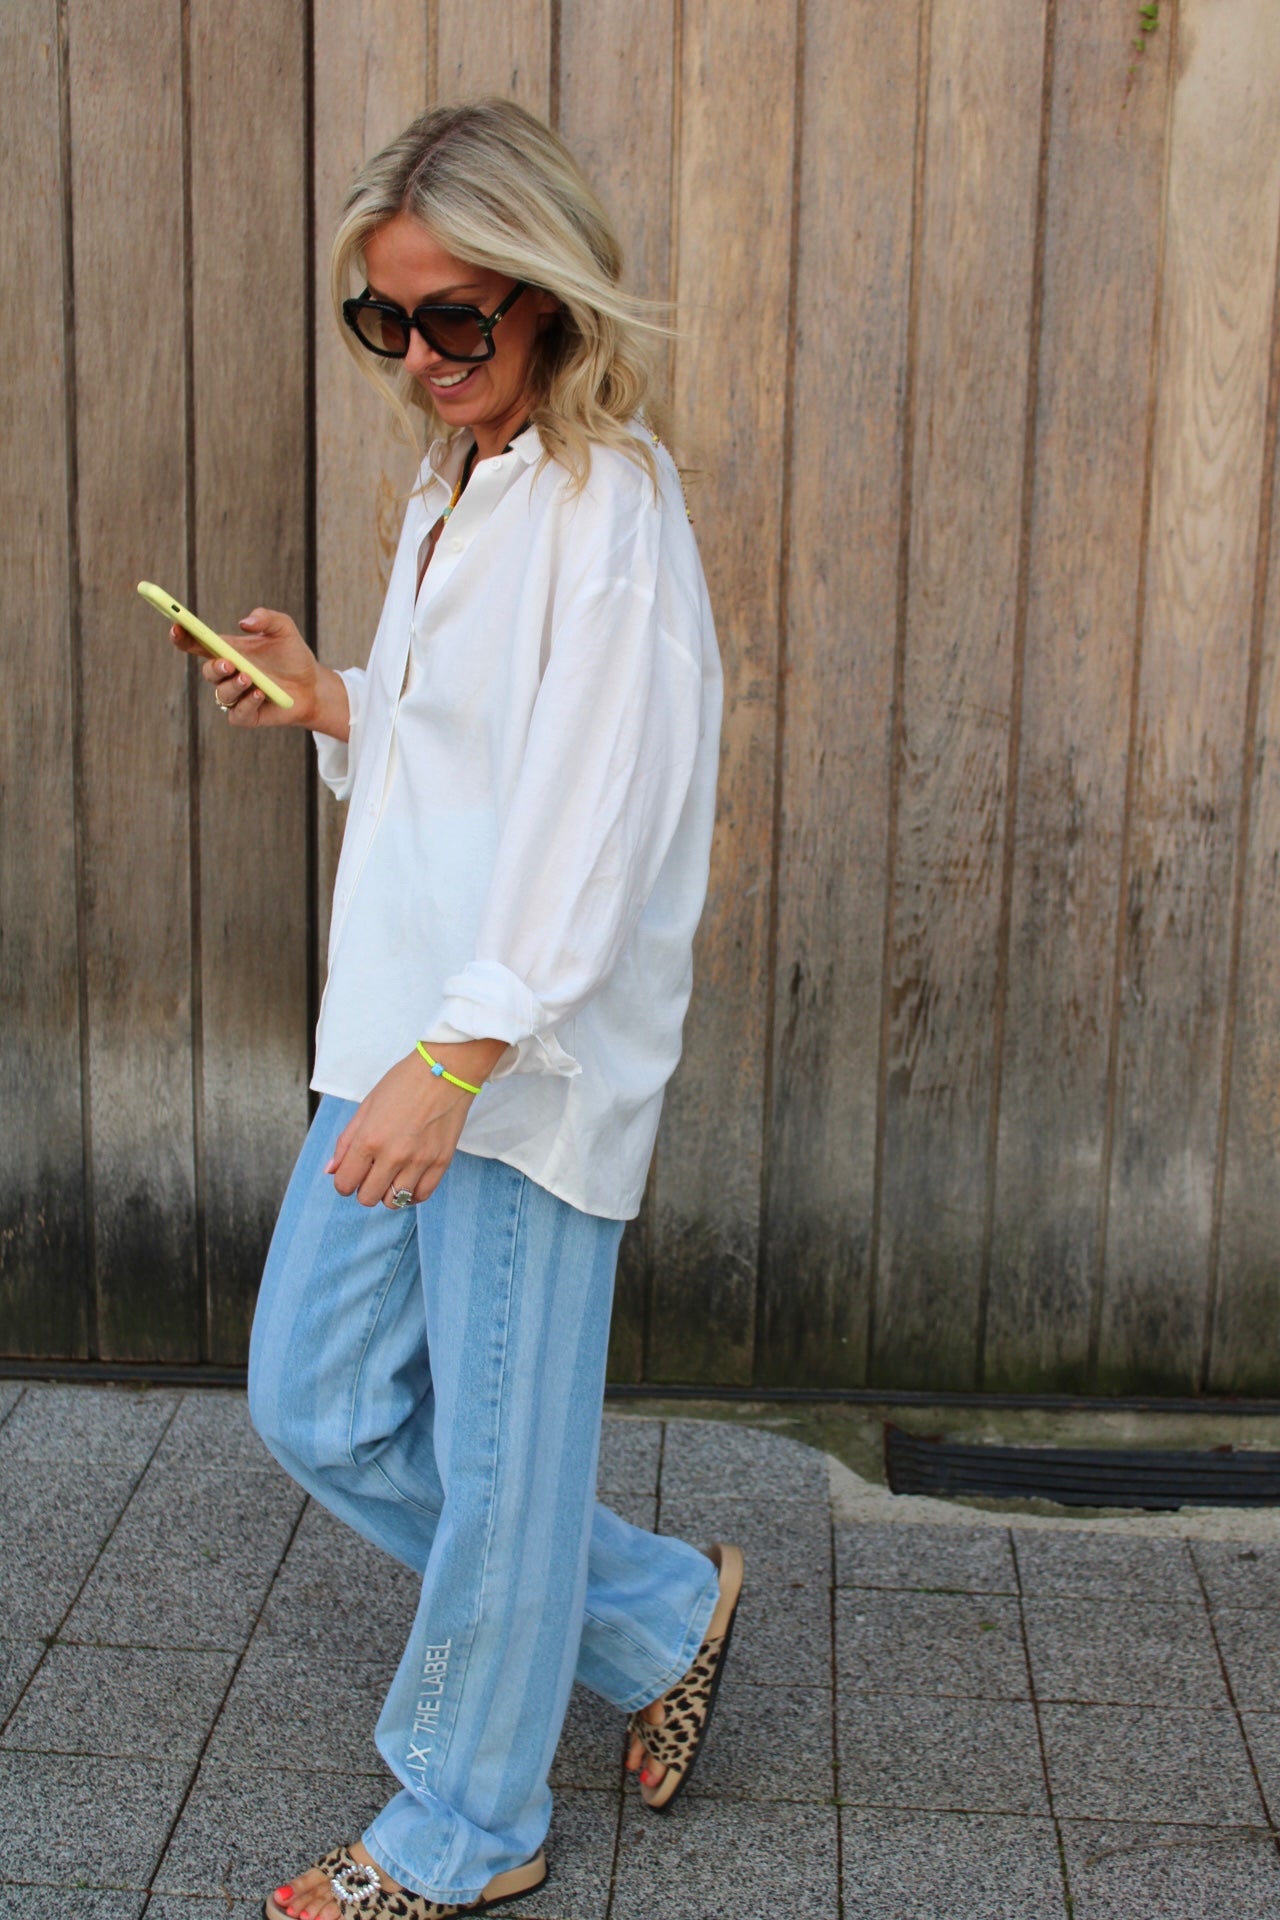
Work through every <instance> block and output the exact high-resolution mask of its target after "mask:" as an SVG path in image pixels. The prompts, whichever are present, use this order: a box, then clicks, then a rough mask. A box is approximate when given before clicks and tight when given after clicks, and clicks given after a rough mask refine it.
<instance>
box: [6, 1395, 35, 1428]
mask: <svg viewBox="0 0 1280 1920" xmlns="http://www.w3.org/2000/svg"><path fill="white" fill-rule="evenodd" d="M29 1392H30V1388H28V1387H24V1388H23V1389H22V1392H21V1393H20V1394H19V1395H18V1397H17V1399H16V1400H15V1401H14V1403H13V1405H12V1406H11V1407H9V1408H7V1409H6V1411H5V1412H4V1413H2V1414H0V1432H2V1431H3V1430H4V1428H5V1427H7V1426H8V1424H9V1422H10V1420H12V1418H13V1416H14V1414H15V1413H16V1412H17V1411H18V1408H19V1407H20V1406H21V1405H22V1403H23V1401H24V1400H25V1399H26V1397H27V1394H28V1393H29Z"/></svg>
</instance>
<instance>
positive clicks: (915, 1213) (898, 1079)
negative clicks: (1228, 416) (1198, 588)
mask: <svg viewBox="0 0 1280 1920" xmlns="http://www.w3.org/2000/svg"><path fill="white" fill-rule="evenodd" d="M1044 33H1045V16H1044V10H1043V8H1041V7H1028V6H1027V5H1026V4H1025V0H998V3H994V0H981V4H979V0H939V4H936V5H935V6H934V8H933V10H932V22H931V29H930V66H929V91H928V127H927V135H926V161H925V176H924V201H923V232H922V234H921V236H920V240H919V243H918V244H919V245H920V246H921V247H922V249H923V251H922V257H921V268H920V295H919V298H920V314H919V333H918V340H917V343H916V354H917V364H916V370H915V395H916V398H915V442H914V448H913V453H912V524H911V551H910V573H909V581H908V593H907V627H906V648H905V659H904V662H903V677H902V686H903V712H902V714H901V716H900V721H899V726H900V734H899V748H898V753H899V769H898V780H899V796H898V816H897V845H896V846H895V847H894V848H892V849H891V850H890V851H891V858H892V859H893V862H894V867H893V881H892V913H893V925H892V936H893V938H892V960H891V969H892V970H891V976H890V978H889V980H888V981H887V982H886V990H887V992H888V995H889V1044H888V1055H887V1068H888V1074H887V1086H886V1103H885V1120H884V1127H885V1141H884V1173H883V1195H882V1229H881V1235H880V1249H879V1252H880V1259H879V1273H878V1276H877V1285H876V1306H875V1328H874V1346H873V1352H872V1356H871V1365H870V1372H871V1378H872V1379H873V1380H875V1381H890V1380H891V1381H893V1382H894V1383H895V1384H900V1385H904V1386H914V1385H917V1384H921V1383H924V1382H926V1381H927V1382H928V1383H929V1384H930V1385H933V1386H940V1387H942V1386H946V1387H951V1386H956V1387H959V1386H966V1387H967V1386H971V1385H972V1384H973V1383H974V1380H975V1377H976V1370H977V1358H978V1356H977V1351H976V1345H977V1323H978V1316H979V1287H980V1281H981V1266H982V1239H983V1229H984V1216H985V1196H986V1184H987V1142H988V1128H989V1124H990V1110H991V1098H992V1072H993V1066H994V1060H993V1017H994V1014H995V995H996V981H997V947H998V938H999V931H1000V927H999V920H1000V889H1001V874H1002V852H1003V844H1004V831H1005V819H1004V815H1005V791H1006V779H1007V761H1008V753H1009V732H1010V724H1011V697H1012V690H1013V673H1014V659H1013V639H1014V620H1015V609H1016V597H1017V594H1016V590H1017V563H1018V544H1019V533H1020V513H1021V506H1022V483H1023V445H1024V430H1025V412H1026V399H1027V392H1026V389H1027V354H1028V339H1029V330H1030V321H1031V300H1032V266H1033V254H1034V235H1035V217H1036V192H1037V181H1038V167H1039V133H1040V113H1039V110H1038V103H1039V100H1040V97H1041V91H1042V85H1043V63H1044Z"/></svg>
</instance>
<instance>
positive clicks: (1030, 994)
mask: <svg viewBox="0 0 1280 1920" xmlns="http://www.w3.org/2000/svg"><path fill="white" fill-rule="evenodd" d="M1132 11H1133V9H1132V7H1131V6H1130V5H1129V4H1128V0H1105V4H1103V5H1099V4H1098V0H1060V4H1059V8H1058V15H1057V31H1056V51H1055V57H1054V67H1053V101H1052V106H1051V126H1052V141H1051V144H1050V149H1049V172H1048V193H1047V206H1046V213H1045V228H1046V239H1045V263H1044V297H1043V309H1042V314H1043V318H1042V327H1041V341H1040V365H1039V382H1038V385H1039V395H1038V403H1037V417H1036V439H1035V444H1036V480H1035V500H1034V509H1033V515H1032V522H1031V545H1030V562H1029V572H1030V582H1029V595H1028V611H1027V633H1026V652H1025V667H1024V682H1023V702H1022V713H1023V731H1022V742H1021V754H1020V761H1019V780H1018V796H1017V823H1018V825H1017V835H1016V840H1015V847H1014V867H1013V894H1012V914H1011V935H1010V954H1009V984H1008V999H1007V1012H1006V1021H1005V1034H1006V1043H1005V1053H1004V1066H1003V1075H1002V1085H1001V1105H1000V1132H999V1160H998V1170H997V1171H998V1179H997V1188H996V1213H995V1228H994V1234H993V1244H992V1255H991V1281H990V1309H989V1317H988V1349H987V1354H986V1363H985V1368H984V1374H983V1378H984V1383H985V1384H986V1385H987V1386H988V1387H992V1388H997V1387H1003V1386H1007V1385H1011V1384H1012V1383H1013V1382H1015V1381H1016V1382H1018V1383H1019V1384H1020V1385H1035V1386H1037V1387H1040V1388H1044V1389H1046V1390H1052V1389H1057V1388H1061V1389H1063V1390H1070V1389H1074V1390H1077V1391H1078V1390H1079V1389H1081V1388H1082V1387H1083V1386H1084V1385H1085V1384H1086V1379H1087V1368H1088V1350H1089V1327H1090V1310H1091V1303H1092V1299H1093V1293H1094V1286H1095V1283H1096V1277H1097V1257H1098V1231H1099V1224H1100V1217H1101V1209H1102V1200H1103V1185H1104V1182H1103V1151H1104V1141H1105V1137H1106V1117H1107V1056H1108V1045H1109V1032H1110V1020H1109V1015H1110V1008H1111V998H1112V986H1113V979H1114V968H1115V924H1116V877H1117V873H1118V870H1119V863H1120V844H1121V839H1122V835H1123V829H1124V794H1125V764H1126V756H1127V752H1128V741H1129V721H1130V712H1131V702H1132V683H1133V666H1134V653H1135V648H1136V640H1137V633H1136V621H1137V608H1138V576H1139V570H1140V569H1139V557H1140V554H1141V547H1142V534H1143V522H1142V513H1143V498H1144V493H1143V487H1144V467H1145V461H1146V454H1147V446H1148V434H1147V421H1148V418H1149V408H1150V404H1151V393H1150V362H1151V348H1152V329H1153V325H1154V319H1155V306H1156V276H1157V265H1158V257H1159V240H1160V220H1161V211H1162V208H1161V193H1162V187H1163V176H1164V138H1165V114H1166V101H1167V86H1168V58H1167V50H1168V46H1169V43H1170V40H1171V34H1170V33H1169V32H1168V30H1167V29H1166V31H1165V32H1164V33H1163V35H1159V34H1158V35H1157V37H1156V38H1155V39H1153V40H1152V41H1151V43H1150V46H1149V48H1148V51H1147V53H1146V54H1144V56H1143V59H1142V62H1141V64H1140V66H1139V67H1138V69H1137V71H1136V73H1135V75H1134V79H1133V81H1132V82H1131V81H1130V80H1129V78H1128V65H1129V63H1128V60H1127V59H1124V58H1119V57H1117V48H1123V47H1124V45H1125V41H1126V38H1132V34H1131V31H1130V29H1131V27H1132V19H1131V15H1132ZM1084 341H1087V342H1088V351H1087V352H1082V350H1081V346H1082V342H1084Z"/></svg>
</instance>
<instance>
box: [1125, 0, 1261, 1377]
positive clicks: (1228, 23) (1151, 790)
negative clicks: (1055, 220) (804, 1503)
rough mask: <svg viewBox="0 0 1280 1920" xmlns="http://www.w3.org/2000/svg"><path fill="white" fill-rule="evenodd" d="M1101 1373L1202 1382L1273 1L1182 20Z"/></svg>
mask: <svg viewBox="0 0 1280 1920" xmlns="http://www.w3.org/2000/svg"><path fill="white" fill-rule="evenodd" d="M1178 64H1179V68H1180V72H1179V76H1178V80H1177V85H1176V90H1175V94H1174V99H1173V110H1172V130H1171V136H1170V138H1171V150H1170V159H1169V183H1168V216H1167V231H1166V240H1165V272H1164V294H1163V308H1162V325H1161V340H1160V350H1159V399H1158V405H1157V416H1156V436H1155V468H1154V481H1153V491H1152V503H1151V521H1150V532H1149V536H1148V538H1149V549H1148V556H1147V583H1148V584H1147V599H1146V618H1145V621H1144V626H1143V636H1142V671H1141V685H1140V691H1139V709H1138V719H1137V727H1136V731H1135V745H1134V753H1135V763H1134V769H1133V799H1132V818H1131V821H1130V824H1129V869H1128V888H1127V899H1126V900H1125V902H1124V911H1125V915H1126V921H1125V928H1124V991H1123V1000H1122V1005H1121V1011H1120V1029H1119V1041H1118V1059H1117V1066H1116V1073H1117V1088H1116V1122H1115V1150H1114V1158H1113V1165H1112V1170H1111V1199H1110V1214H1109V1224H1108V1242H1107V1260H1106V1273H1105V1289H1106V1291H1105V1296H1104V1300H1103V1312H1102V1318H1101V1333H1102V1339H1101V1350H1100V1355H1099V1362H1098V1379H1099V1384H1100V1385H1102V1386H1103V1387H1104V1388H1108V1387H1113V1386H1116V1385H1118V1384H1119V1383H1120V1382H1123V1383H1124V1384H1125V1385H1126V1386H1127V1387H1134V1386H1143V1387H1147V1388H1150V1389H1156V1390H1160V1389H1163V1390H1170V1389H1173V1390H1184V1391H1185V1390H1186V1389H1187V1388H1189V1387H1192V1386H1194V1385H1195V1384H1197V1381H1198V1376H1199V1371H1200V1363H1201V1353H1202V1340H1203V1320H1204V1310H1205V1290H1206V1284H1207V1279H1208V1271H1209V1260H1210V1234H1211V1220H1212V1210H1213V1189H1214V1168H1215V1162H1216V1157H1217V1140H1218V1118H1219V1100H1220V1092H1221V1075H1222V1066H1223V1039H1224V1023H1225V1020H1226V1016H1227V1006H1226V987H1227V962H1228V948H1229V935H1230V916H1231V903H1232V874H1233V861H1234V856H1235V841H1236V833H1237V826H1238V810H1239V806H1240V799H1241V793H1240V768H1241V762H1242V757H1243V747H1244V737H1245V736H1244V727H1245V695H1246V686H1247V678H1248V655H1249V649H1248V635H1249V629H1250V615H1251V608H1252V599H1253V584H1254V562H1255V555H1256V545H1257V536H1258V495H1259V487H1260V483H1261V464H1262V451H1263V416H1264V409H1265V399H1266V390H1267V374H1268V365H1269V357H1270V342H1271V322H1272V309H1273V298H1274V288H1275V275H1276V231H1277V219H1278V217H1280V13H1277V12H1276V9H1275V8H1274V6H1272V5H1271V4H1270V0H1187V4H1185V5H1184V6H1183V7H1182V8H1181V9H1180V10H1179V16H1178Z"/></svg>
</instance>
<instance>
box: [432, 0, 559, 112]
mask: <svg viewBox="0 0 1280 1920" xmlns="http://www.w3.org/2000/svg"><path fill="white" fill-rule="evenodd" d="M438 5H439V26H438V29H437V32H438V35H439V40H438V53H437V61H438V68H437V93H438V97H439V98H440V99H441V100H444V101H451V100H478V99H480V98H481V97H482V96H483V95H485V94H491V93H498V94H503V95H505V96H507V97H508V98H509V99H512V100H518V101H519V102H520V105H521V106H522V107H528V109H529V111H530V112H531V113H536V114H539V115H541V117H542V118H543V119H544V120H548V119H550V118H551V0H503V4H502V5H501V6H497V5H495V4H494V3H493V0H489V4H488V5H481V6H477V5H476V0H438Z"/></svg>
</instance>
